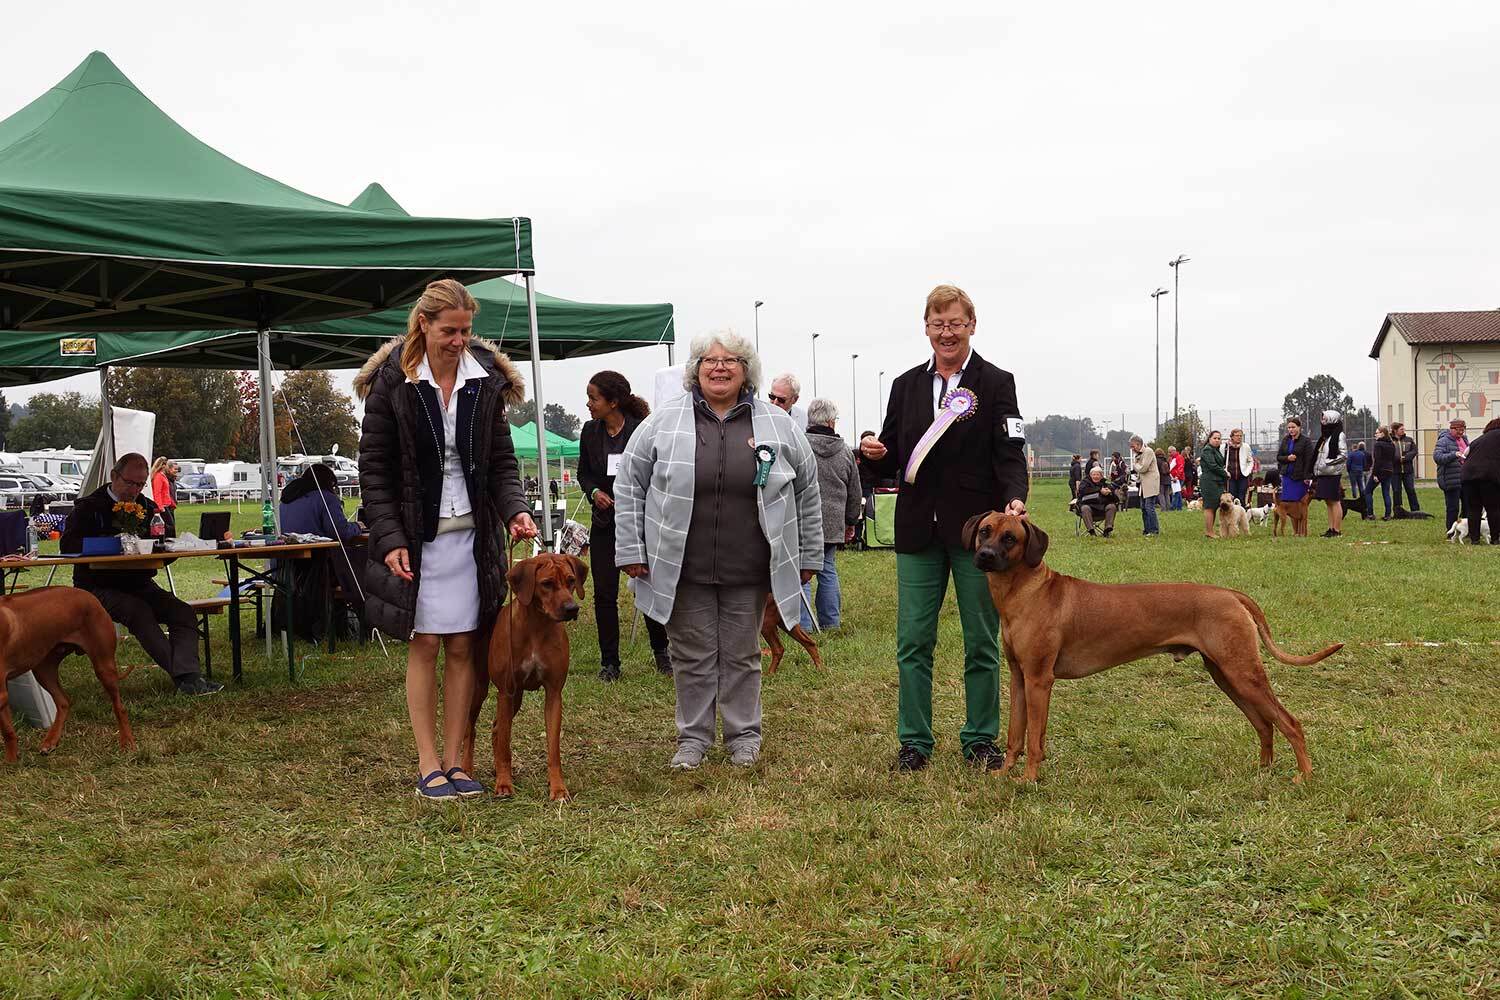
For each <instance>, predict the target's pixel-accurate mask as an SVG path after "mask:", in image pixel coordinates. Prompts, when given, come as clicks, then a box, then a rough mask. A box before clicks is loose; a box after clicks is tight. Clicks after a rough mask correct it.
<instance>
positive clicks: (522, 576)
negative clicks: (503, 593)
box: [505, 552, 589, 622]
mask: <svg viewBox="0 0 1500 1000" xmlns="http://www.w3.org/2000/svg"><path fill="white" fill-rule="evenodd" d="M588 575H589V568H588V566H586V565H585V564H584V562H583V560H582V559H579V558H578V557H577V556H561V555H553V554H552V553H550V552H544V553H542V554H541V555H537V556H532V557H531V558H530V559H523V560H521V561H520V562H518V563H516V564H515V565H514V566H512V567H511V568H510V571H509V572H508V573H506V574H505V582H506V583H508V584H509V585H510V589H511V592H512V593H514V594H515V595H516V600H517V601H519V602H521V603H522V604H525V605H528V606H532V607H539V608H540V610H541V612H542V614H544V615H546V616H547V617H548V618H551V619H552V620H553V621H559V622H571V621H576V620H577V619H578V601H576V600H574V598H573V595H574V594H577V595H578V597H579V598H582V597H583V582H584V581H585V580H586V579H588Z"/></svg>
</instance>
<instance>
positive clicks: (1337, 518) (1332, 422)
mask: <svg viewBox="0 0 1500 1000" xmlns="http://www.w3.org/2000/svg"><path fill="white" fill-rule="evenodd" d="M1320 425H1321V426H1320V428H1319V431H1318V444H1317V446H1316V447H1315V448H1314V449H1313V455H1314V458H1313V497H1314V498H1315V499H1318V500H1322V501H1323V502H1324V504H1325V505H1326V506H1327V507H1328V530H1327V531H1325V532H1323V537H1324V538H1337V537H1339V535H1341V534H1343V527H1344V480H1343V474H1344V468H1345V466H1346V465H1347V463H1348V461H1349V439H1348V438H1347V437H1345V436H1344V418H1343V415H1342V414H1340V413H1339V411H1338V410H1324V411H1323V419H1322V420H1321V421H1320Z"/></svg>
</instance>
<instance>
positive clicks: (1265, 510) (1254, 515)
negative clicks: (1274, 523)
mask: <svg viewBox="0 0 1500 1000" xmlns="http://www.w3.org/2000/svg"><path fill="white" fill-rule="evenodd" d="M1275 509H1276V508H1275V506H1273V505H1272V504H1266V505H1265V506H1264V507H1251V508H1250V509H1249V510H1247V511H1245V514H1246V516H1247V517H1249V518H1250V520H1252V521H1254V522H1255V523H1256V524H1259V525H1261V526H1262V527H1264V526H1265V523H1266V520H1267V519H1268V518H1270V516H1271V511H1273V510H1275Z"/></svg>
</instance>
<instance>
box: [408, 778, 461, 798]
mask: <svg viewBox="0 0 1500 1000" xmlns="http://www.w3.org/2000/svg"><path fill="white" fill-rule="evenodd" d="M439 778H445V779H447V778H448V776H447V775H446V774H444V773H443V772H442V771H433V772H432V773H431V774H429V775H427V776H426V777H425V778H423V779H422V780H421V781H419V782H417V798H419V799H425V800H427V801H428V802H457V801H458V799H459V794H458V789H457V788H454V787H453V781H452V780H451V779H449V780H445V781H444V782H443V783H442V784H441V785H434V784H433V782H434V781H436V780H437V779H439Z"/></svg>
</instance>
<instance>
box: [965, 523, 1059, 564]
mask: <svg viewBox="0 0 1500 1000" xmlns="http://www.w3.org/2000/svg"><path fill="white" fill-rule="evenodd" d="M963 543H964V548H966V549H968V550H969V551H970V552H973V553H974V565H975V566H976V567H977V568H978V569H980V570H982V571H983V572H985V573H1005V572H1008V571H1009V570H1011V569H1014V568H1015V567H1016V566H1017V565H1019V564H1021V563H1024V564H1025V565H1027V566H1028V567H1030V568H1031V569H1036V568H1037V567H1038V566H1040V565H1041V564H1042V556H1044V555H1046V554H1047V533H1046V532H1045V531H1043V530H1042V529H1041V528H1038V527H1037V526H1036V525H1034V524H1032V523H1031V521H1030V520H1028V519H1027V518H1026V516H1025V515H1017V514H1002V513H1000V512H999V511H998V510H992V511H990V512H989V513H988V514H975V515H974V516H973V517H971V518H969V520H968V521H967V522H966V523H965V524H964V531H963Z"/></svg>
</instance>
